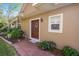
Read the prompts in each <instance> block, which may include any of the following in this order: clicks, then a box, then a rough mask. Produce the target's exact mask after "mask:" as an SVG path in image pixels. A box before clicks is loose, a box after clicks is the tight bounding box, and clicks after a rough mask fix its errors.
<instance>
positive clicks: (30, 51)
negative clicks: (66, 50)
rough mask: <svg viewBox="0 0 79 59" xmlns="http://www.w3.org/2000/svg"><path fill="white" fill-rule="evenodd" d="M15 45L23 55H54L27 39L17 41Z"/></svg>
mask: <svg viewBox="0 0 79 59" xmlns="http://www.w3.org/2000/svg"><path fill="white" fill-rule="evenodd" d="M13 46H14V47H15V48H16V50H17V52H18V53H19V54H20V55H21V56H53V54H51V53H50V52H47V51H43V50H41V49H39V48H38V47H37V46H36V45H35V44H33V43H31V42H29V41H27V40H22V41H20V42H18V43H15V44H13Z"/></svg>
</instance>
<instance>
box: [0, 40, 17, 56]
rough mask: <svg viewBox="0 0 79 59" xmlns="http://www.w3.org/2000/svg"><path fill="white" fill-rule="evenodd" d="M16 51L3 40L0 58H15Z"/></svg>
mask: <svg viewBox="0 0 79 59" xmlns="http://www.w3.org/2000/svg"><path fill="white" fill-rule="evenodd" d="M15 55H16V50H15V49H14V48H13V47H12V46H11V45H9V44H7V43H6V42H4V41H3V40H2V39H0V56H15Z"/></svg>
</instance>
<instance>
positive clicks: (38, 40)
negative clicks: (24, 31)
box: [29, 18, 41, 42]
mask: <svg viewBox="0 0 79 59" xmlns="http://www.w3.org/2000/svg"><path fill="white" fill-rule="evenodd" d="M40 19H41V18H34V19H30V22H29V25H30V27H29V29H30V32H29V33H30V39H31V40H34V41H36V42H40ZM33 20H39V39H35V38H33V37H31V22H32V21H33Z"/></svg>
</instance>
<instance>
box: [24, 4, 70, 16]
mask: <svg viewBox="0 0 79 59" xmlns="http://www.w3.org/2000/svg"><path fill="white" fill-rule="evenodd" d="M67 5H70V3H38V4H36V5H33V6H32V7H29V9H31V10H27V11H25V12H24V15H25V16H24V17H31V16H34V15H37V14H40V13H44V12H48V11H51V10H54V9H56V8H60V7H64V6H67Z"/></svg>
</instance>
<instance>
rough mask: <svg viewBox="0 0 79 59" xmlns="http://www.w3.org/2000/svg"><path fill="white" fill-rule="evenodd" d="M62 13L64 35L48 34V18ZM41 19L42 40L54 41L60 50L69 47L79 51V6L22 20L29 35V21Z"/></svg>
mask: <svg viewBox="0 0 79 59" xmlns="http://www.w3.org/2000/svg"><path fill="white" fill-rule="evenodd" d="M60 13H63V33H53V32H48V17H49V16H51V15H55V14H60ZM40 17H41V18H42V19H43V22H41V23H40V39H41V40H52V41H54V42H55V43H56V44H57V47H58V48H60V49H61V48H63V46H64V45H68V46H71V47H73V48H75V49H77V50H78V51H79V4H72V5H71V6H66V7H63V8H60V9H56V10H52V11H50V12H47V13H43V14H39V15H37V16H33V17H30V18H28V19H25V20H22V28H23V30H24V31H25V32H26V33H27V34H28V35H30V34H29V30H30V29H29V20H30V19H34V18H40Z"/></svg>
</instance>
